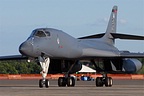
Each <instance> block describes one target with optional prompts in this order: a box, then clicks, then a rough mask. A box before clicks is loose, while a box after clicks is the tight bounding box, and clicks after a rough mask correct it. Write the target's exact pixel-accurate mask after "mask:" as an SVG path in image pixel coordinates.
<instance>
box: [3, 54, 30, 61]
mask: <svg viewBox="0 0 144 96" xmlns="http://www.w3.org/2000/svg"><path fill="white" fill-rule="evenodd" d="M22 59H28V57H26V56H22V55H11V56H0V60H22Z"/></svg>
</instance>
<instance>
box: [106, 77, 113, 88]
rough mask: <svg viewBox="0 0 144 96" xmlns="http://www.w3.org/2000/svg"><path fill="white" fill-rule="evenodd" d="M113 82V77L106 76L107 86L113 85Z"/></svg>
mask: <svg viewBox="0 0 144 96" xmlns="http://www.w3.org/2000/svg"><path fill="white" fill-rule="evenodd" d="M112 84H113V80H112V78H111V77H107V78H105V86H106V87H111V86H112Z"/></svg>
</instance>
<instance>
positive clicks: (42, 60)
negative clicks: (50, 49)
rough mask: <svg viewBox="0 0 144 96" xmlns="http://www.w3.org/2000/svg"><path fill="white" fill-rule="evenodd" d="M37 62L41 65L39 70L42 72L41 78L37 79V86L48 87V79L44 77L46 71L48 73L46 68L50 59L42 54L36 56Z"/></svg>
mask: <svg viewBox="0 0 144 96" xmlns="http://www.w3.org/2000/svg"><path fill="white" fill-rule="evenodd" d="M38 63H39V64H40V65H41V68H42V71H41V72H40V73H41V74H42V77H43V79H40V80H39V87H40V88H42V87H44V86H45V87H46V88H48V87H49V80H48V79H46V76H47V73H48V68H49V64H50V59H49V58H45V57H44V56H43V55H42V56H39V57H38Z"/></svg>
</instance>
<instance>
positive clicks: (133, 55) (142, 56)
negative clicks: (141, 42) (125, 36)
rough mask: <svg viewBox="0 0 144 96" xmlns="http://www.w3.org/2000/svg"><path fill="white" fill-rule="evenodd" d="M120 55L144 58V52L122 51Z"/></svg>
mask: <svg viewBox="0 0 144 96" xmlns="http://www.w3.org/2000/svg"><path fill="white" fill-rule="evenodd" d="M120 57H122V58H144V53H130V52H121V53H120Z"/></svg>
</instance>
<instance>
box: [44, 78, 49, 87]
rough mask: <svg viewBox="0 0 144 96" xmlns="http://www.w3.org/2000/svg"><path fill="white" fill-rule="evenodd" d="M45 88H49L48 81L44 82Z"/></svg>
mask: <svg viewBox="0 0 144 96" xmlns="http://www.w3.org/2000/svg"><path fill="white" fill-rule="evenodd" d="M45 87H46V88H48V87H49V80H48V79H46V80H45Z"/></svg>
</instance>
